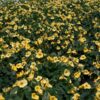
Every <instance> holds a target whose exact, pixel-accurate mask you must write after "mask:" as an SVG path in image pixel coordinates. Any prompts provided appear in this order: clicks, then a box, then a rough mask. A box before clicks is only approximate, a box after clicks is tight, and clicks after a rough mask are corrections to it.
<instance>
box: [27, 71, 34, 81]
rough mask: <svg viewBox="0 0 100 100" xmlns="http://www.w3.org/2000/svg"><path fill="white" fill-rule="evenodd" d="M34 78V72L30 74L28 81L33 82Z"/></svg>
mask: <svg viewBox="0 0 100 100" xmlns="http://www.w3.org/2000/svg"><path fill="white" fill-rule="evenodd" d="M33 78H34V72H31V73H30V74H29V76H28V77H27V79H28V81H31V80H33Z"/></svg>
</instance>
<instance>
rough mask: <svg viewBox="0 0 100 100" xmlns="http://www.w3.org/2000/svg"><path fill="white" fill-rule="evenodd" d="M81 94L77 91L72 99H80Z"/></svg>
mask: <svg viewBox="0 0 100 100" xmlns="http://www.w3.org/2000/svg"><path fill="white" fill-rule="evenodd" d="M79 97H80V94H79V93H75V94H74V96H73V97H72V100H79Z"/></svg>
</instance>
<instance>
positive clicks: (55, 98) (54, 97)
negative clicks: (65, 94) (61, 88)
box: [50, 96, 58, 100]
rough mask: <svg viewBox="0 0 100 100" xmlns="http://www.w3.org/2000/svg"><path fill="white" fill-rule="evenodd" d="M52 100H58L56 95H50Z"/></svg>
mask: <svg viewBox="0 0 100 100" xmlns="http://www.w3.org/2000/svg"><path fill="white" fill-rule="evenodd" d="M50 100H58V99H57V97H56V96H50Z"/></svg>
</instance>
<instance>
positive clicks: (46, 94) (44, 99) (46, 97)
mask: <svg viewBox="0 0 100 100" xmlns="http://www.w3.org/2000/svg"><path fill="white" fill-rule="evenodd" d="M42 100H49V93H48V92H45V93H44V95H43V97H42Z"/></svg>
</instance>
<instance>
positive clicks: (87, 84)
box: [79, 82, 91, 89]
mask: <svg viewBox="0 0 100 100" xmlns="http://www.w3.org/2000/svg"><path fill="white" fill-rule="evenodd" d="M79 88H83V89H91V85H90V84H89V83H88V82H85V83H84V84H82V85H81V86H79Z"/></svg>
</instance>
